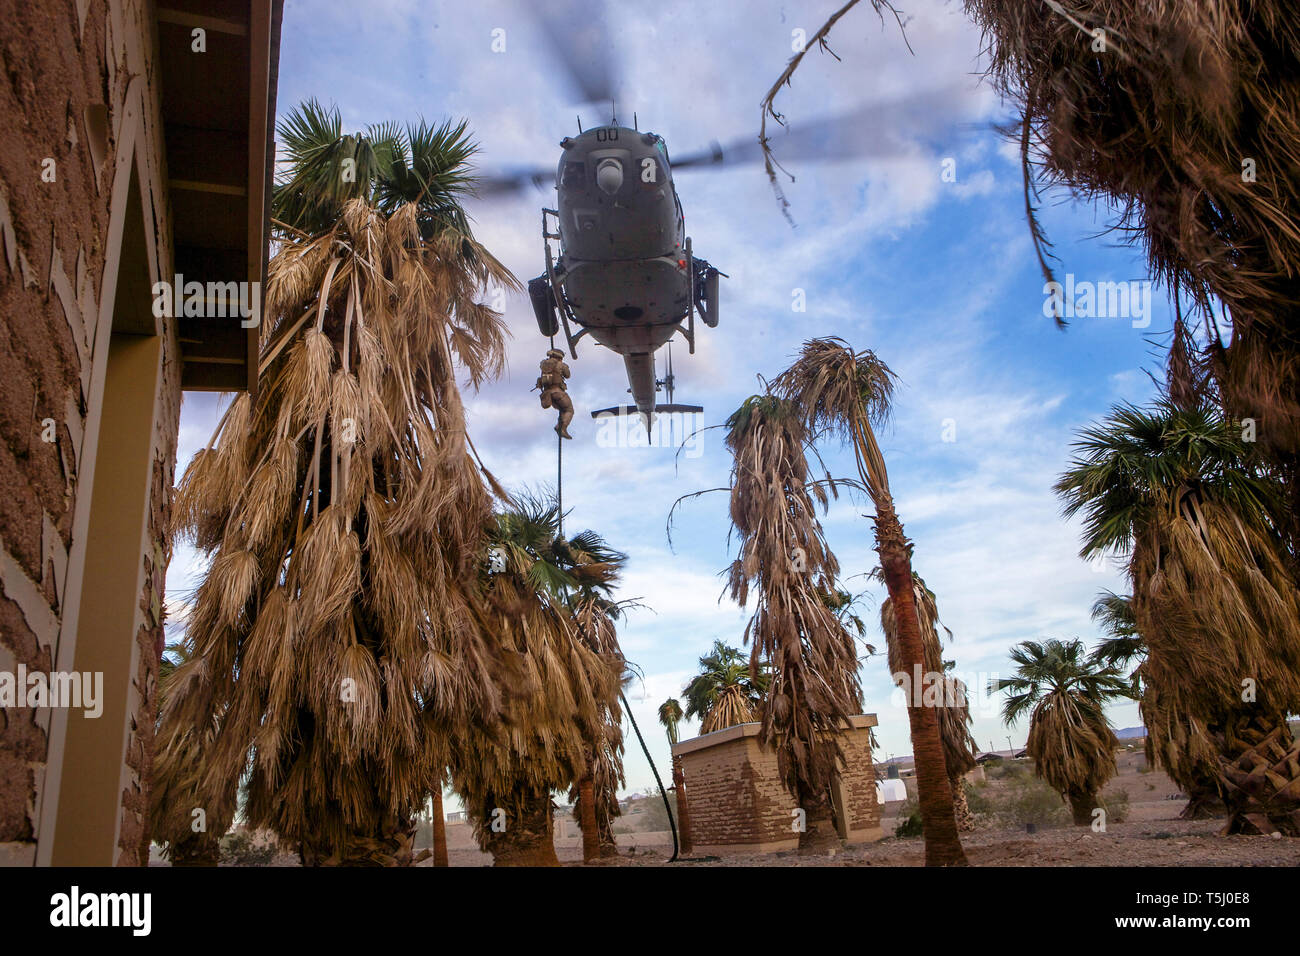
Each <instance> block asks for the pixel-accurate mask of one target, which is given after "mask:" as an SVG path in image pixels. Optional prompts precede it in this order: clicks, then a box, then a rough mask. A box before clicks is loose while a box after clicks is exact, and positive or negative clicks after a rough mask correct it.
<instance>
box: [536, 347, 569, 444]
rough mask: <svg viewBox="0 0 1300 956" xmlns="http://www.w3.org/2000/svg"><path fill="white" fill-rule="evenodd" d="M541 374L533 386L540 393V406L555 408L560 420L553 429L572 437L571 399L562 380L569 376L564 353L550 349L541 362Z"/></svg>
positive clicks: (562, 435) (562, 434) (565, 436)
mask: <svg viewBox="0 0 1300 956" xmlns="http://www.w3.org/2000/svg"><path fill="white" fill-rule="evenodd" d="M541 369H542V374H541V375H539V376H538V377H537V384H536V385H534V386H533V388H535V389H539V390H540V391H541V393H542V396H541V398H542V408H555V409H556V410H557V411H559V413H560V421H559V423H558V424H557V425H556V426H555V430H556V431H557V432H559V433H560V435H561V437H563V438H572V437H573V436H572V435H570V434H569V422H571V421H573V399H571V398H569V393H568V392H567V391H565V385H564V380H565V379H566V378H568V377H569V366H568V365H566V364H565V362H564V353H563V352H561V351H560V350H559V349H551V350H550V351H549V352H547V353H546V358H544V359H542V362H541Z"/></svg>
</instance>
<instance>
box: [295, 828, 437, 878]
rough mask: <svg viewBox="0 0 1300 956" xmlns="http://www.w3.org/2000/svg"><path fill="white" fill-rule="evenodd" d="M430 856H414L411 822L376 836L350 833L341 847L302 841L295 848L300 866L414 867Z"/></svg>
mask: <svg viewBox="0 0 1300 956" xmlns="http://www.w3.org/2000/svg"><path fill="white" fill-rule="evenodd" d="M429 855H430V854H429V851H428V850H421V851H420V852H419V853H416V852H415V821H414V820H410V821H406V822H399V823H397V824H393V825H389V826H386V827H384V828H382V832H380V833H379V834H378V835H367V834H361V833H349V834H348V835H347V836H346V838H345V840H344V842H343V845H342V846H335V845H331V844H329V843H326V842H324V841H321V842H308V841H304V842H303V843H302V844H300V845H299V847H298V859H299V861H300V862H301V863H302V865H303V866H344V867H354V866H355V867H370V866H413V865H414V864H416V863H419V862H421V861H422V860H427V859H428V858H429Z"/></svg>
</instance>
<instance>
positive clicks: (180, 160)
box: [156, 0, 284, 392]
mask: <svg viewBox="0 0 1300 956" xmlns="http://www.w3.org/2000/svg"><path fill="white" fill-rule="evenodd" d="M283 9H284V4H283V0H158V6H157V8H156V18H157V28H158V47H159V50H158V53H159V57H158V62H159V71H160V74H161V87H162V118H163V129H164V140H165V144H166V151H167V185H168V192H169V195H170V199H171V210H172V242H173V246H174V257H173V261H174V263H175V271H176V273H177V274H178V275H180V276H183V277H184V282H185V283H186V284H189V283H191V282H199V283H202V284H203V286H204V288H205V290H206V289H207V285H208V283H222V284H223V287H224V284H225V283H230V282H236V283H250V285H249V286H248V287H246V289H247V292H246V299H245V301H250V302H251V300H250V299H248V298H247V296H248V295H255V296H256V301H257V312H256V314H257V315H258V316H259V317H260V316H261V315H262V313H263V308H262V306H263V298H264V294H265V293H264V290H265V286H266V264H267V252H268V241H269V235H268V223H269V216H270V199H271V183H272V176H273V163H274V154H275V148H274V125H275V91H276V79H277V74H278V70H279V52H280V21H281V17H282V14H283ZM199 29H201V30H203V31H204V45H205V47H206V49H205V50H204V51H203V52H197V51H196V50H195V49H194V46H195V40H194V37H195V31H196V30H199ZM166 280H167V281H171V277H166ZM252 283H256V285H255V286H254V285H251V284H252ZM254 289H255V290H256V291H255V293H254V292H253V291H252V290H254ZM208 304H209V305H213V304H214V303H213V302H211V301H210V300H209V302H208ZM203 311H204V312H205V313H206V314H204V315H202V316H185V315H178V316H177V331H178V337H179V339H180V350H181V361H182V366H181V387H182V388H184V389H191V390H196V391H244V390H247V391H251V392H255V391H256V390H257V356H258V334H259V329H258V328H257V327H252V326H250V327H247V328H245V327H244V326H243V325H242V324H241V322H242V321H243V319H242V317H241V316H240V315H239V314H238V313H236V314H235V315H229V314H228V315H226V316H220V315H215V314H213V313H215V312H216V311H217V309H215V308H209V309H205V310H203ZM221 311H227V310H225V309H222V310H221Z"/></svg>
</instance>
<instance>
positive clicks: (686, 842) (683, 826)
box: [673, 756, 695, 856]
mask: <svg viewBox="0 0 1300 956" xmlns="http://www.w3.org/2000/svg"><path fill="white" fill-rule="evenodd" d="M673 792H674V793H675V794H677V842H678V843H679V844H680V845H681V849H682V855H683V856H689V855H690V853H691V852H692V851H693V850H694V849H695V846H694V844H692V843H691V813H690V810H689V809H688V807H687V805H686V774H685V773H683V771H682V758H681V757H677V756H674V757H673Z"/></svg>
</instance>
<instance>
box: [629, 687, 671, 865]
mask: <svg viewBox="0 0 1300 956" xmlns="http://www.w3.org/2000/svg"><path fill="white" fill-rule="evenodd" d="M618 699H619V700H621V701H622V702H623V711H624V713H626V714H627V719H628V720H629V721H631V723H632V729H633V730H634V731H636V739H637V741H638V742H640V744H641V752H642V753H643V754H645V759H646V761H647V762H648V763H649V764H650V772H651V773H653V774H654V775H655V783H657V784H658V785H659V796H661V797H663V800H664V810H665V811H666V812H667V813H668V828H669V829H670V830H672V831H673V855H672V856H670V857H669V858H668V862H669V863H676V862H677V849H678V844H677V824H676V823H675V822H674V821H673V808H672V806H671V805H670V804H669V803H668V794H667V793H666V792H665V791H664V782H663V781H662V780H660V779H659V768H658V767H656V766H655V762H654V758H653V757H651V756H650V748H649V747H647V746H646V745H645V738H644V737H642V736H641V728H640V727H638V726H637V725H636V718H635V717H633V716H632V708H631V707H629V706H628V703H627V697H626V695H624V693H623V692H622V691H619V692H618ZM677 799H678V800H681V799H682V795H681V794H680V793H679V794H677Z"/></svg>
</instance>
